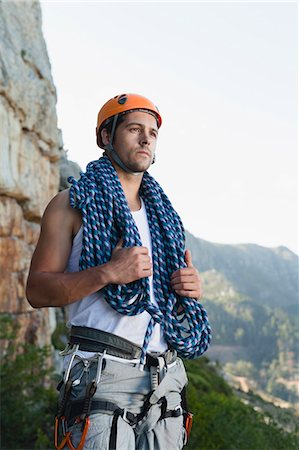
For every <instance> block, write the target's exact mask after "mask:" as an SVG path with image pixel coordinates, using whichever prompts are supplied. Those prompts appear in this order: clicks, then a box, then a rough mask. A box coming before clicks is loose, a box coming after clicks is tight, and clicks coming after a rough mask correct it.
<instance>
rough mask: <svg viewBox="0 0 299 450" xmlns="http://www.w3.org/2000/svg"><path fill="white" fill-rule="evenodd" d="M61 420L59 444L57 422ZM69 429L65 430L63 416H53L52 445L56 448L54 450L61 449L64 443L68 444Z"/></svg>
mask: <svg viewBox="0 0 299 450" xmlns="http://www.w3.org/2000/svg"><path fill="white" fill-rule="evenodd" d="M60 420H61V426H62V430H63V439H62V441H61V442H60V444H58V435H59V422H60ZM70 434H71V432H70V431H67V432H65V417H64V416H62V417H57V416H56V417H55V428H54V446H55V448H56V450H62V449H63V448H64V447H65V445H68V441H69V438H70Z"/></svg>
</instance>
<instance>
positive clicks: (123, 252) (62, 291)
mask: <svg viewBox="0 0 299 450" xmlns="http://www.w3.org/2000/svg"><path fill="white" fill-rule="evenodd" d="M80 223H81V220H80V217H79V213H78V211H76V210H73V209H72V208H71V207H70V205H69V192H68V190H66V191H63V192H61V193H59V194H57V196H56V197H54V199H53V200H52V201H51V202H50V203H49V205H48V207H47V209H46V211H45V213H44V216H43V219H42V226H41V233H40V237H39V241H38V243H37V247H36V249H35V252H34V254H33V257H32V262H31V267H30V272H29V276H28V282H27V289H26V295H27V299H28V301H29V303H30V304H31V306H33V307H34V308H41V307H48V306H65V305H68V304H70V303H74V302H76V301H78V300H81V299H82V298H83V297H86V296H88V295H90V294H92V293H94V292H96V291H98V290H100V289H102V288H103V287H105V286H106V285H107V284H110V283H113V284H126V283H129V282H131V281H134V280H137V279H139V278H143V277H146V276H150V275H151V272H152V265H151V262H150V258H149V256H148V250H147V248H145V247H132V248H126V249H122V248H121V246H120V245H119V246H117V247H116V248H115V249H114V251H113V254H112V258H111V260H110V261H109V262H107V263H106V264H103V265H101V266H97V267H93V268H89V269H87V270H84V271H81V272H74V273H65V270H66V266H67V262H68V259H69V255H70V252H71V249H72V239H73V235H74V234H75V233H76V231H77V230H78V228H79V227H80Z"/></svg>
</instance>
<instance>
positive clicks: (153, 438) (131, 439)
mask: <svg viewBox="0 0 299 450" xmlns="http://www.w3.org/2000/svg"><path fill="white" fill-rule="evenodd" d="M86 363H87V361H86V360H85V366H84V364H83V361H80V362H79V363H77V364H76V365H75V366H74V367H73V368H72V370H71V372H70V377H71V379H72V380H73V381H75V380H77V381H76V382H75V383H73V387H72V392H71V399H72V400H78V399H80V398H84V395H85V391H86V386H87V385H88V383H89V382H90V381H92V380H93V379H95V378H96V375H97V364H96V362H90V363H88V367H86ZM78 381H80V382H78ZM186 383H187V376H186V371H185V368H184V365H183V362H182V361H181V360H180V359H179V358H178V359H177V360H176V362H175V363H173V364H171V365H170V366H169V368H165V370H164V373H163V377H162V376H161V379H160V382H159V384H158V386H155V389H154V391H153V393H152V395H151V397H150V402H151V404H152V406H151V407H150V409H149V410H148V412H147V414H146V415H145V416H144V417H143V419H142V420H141V421H139V422H138V423H137V424H134V425H132V424H130V423H129V422H128V421H127V420H126V417H125V416H124V417H118V419H117V438H116V447H115V450H135V449H136V450H137V449H138V450H181V449H182V448H183V446H184V444H185V443H186V442H185V441H186V431H185V429H184V426H183V415H182V414H180V415H178V416H177V417H166V418H162V419H161V402H160V399H161V398H162V397H165V399H166V405H167V410H176V409H179V408H180V404H181V396H180V393H181V391H182V389H183V387H184V386H185V385H186ZM151 391H152V382H151V374H150V369H148V368H145V369H144V370H143V371H140V370H139V366H138V364H137V365H134V364H128V363H122V362H118V361H113V360H109V359H107V360H105V364H104V365H103V368H102V371H101V376H100V381H99V383H98V385H97V390H96V393H95V395H94V399H95V400H103V401H106V402H112V403H114V404H116V405H117V406H118V407H120V408H125V409H126V410H127V411H128V412H131V413H134V414H138V413H140V412H141V411H142V408H143V405H144V402H145V400H146V398H147V397H148V394H149V393H150V392H151ZM164 405H165V401H164ZM112 421H113V412H111V411H109V410H105V411H104V410H103V411H98V412H95V413H92V414H91V416H90V426H89V429H88V432H87V436H86V440H85V443H84V447H83V449H84V450H108V449H109V439H110V433H111V428H112ZM81 428H82V427H81V424H80V423H78V424H76V423H75V424H74V425H72V426H70V428H69V430H70V431H71V432H72V442H73V445H74V446H75V447H76V446H77V445H78V444H79V442H80V439H81V435H82V429H81Z"/></svg>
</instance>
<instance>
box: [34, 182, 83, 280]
mask: <svg viewBox="0 0 299 450" xmlns="http://www.w3.org/2000/svg"><path fill="white" fill-rule="evenodd" d="M80 226H81V215H80V212H79V211H78V210H75V209H73V208H72V207H71V206H70V202H69V190H68V189H66V190H65V191H62V192H59V193H58V194H57V195H56V196H55V197H54V198H53V199H52V200H51V201H50V203H49V204H48V206H47V208H46V210H45V212H44V215H43V218H42V223H41V232H40V236H39V240H38V243H37V246H36V249H35V251H34V254H33V257H32V262H31V268H30V276H31V275H32V274H34V273H37V272H42V271H44V272H63V271H64V270H65V267H66V265H67V261H68V258H69V255H70V252H71V248H72V242H73V237H74V235H75V234H76V233H77V232H78V230H79V228H80Z"/></svg>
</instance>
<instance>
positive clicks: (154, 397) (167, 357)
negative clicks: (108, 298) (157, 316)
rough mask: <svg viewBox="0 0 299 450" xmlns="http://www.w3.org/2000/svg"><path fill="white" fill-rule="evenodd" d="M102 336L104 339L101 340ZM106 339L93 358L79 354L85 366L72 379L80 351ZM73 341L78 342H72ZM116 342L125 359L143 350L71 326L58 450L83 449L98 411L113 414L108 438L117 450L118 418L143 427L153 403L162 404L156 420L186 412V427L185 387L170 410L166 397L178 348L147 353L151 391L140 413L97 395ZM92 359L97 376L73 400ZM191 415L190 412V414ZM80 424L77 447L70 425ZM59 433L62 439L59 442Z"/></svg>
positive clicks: (57, 430) (57, 427)
mask: <svg viewBox="0 0 299 450" xmlns="http://www.w3.org/2000/svg"><path fill="white" fill-rule="evenodd" d="M88 336H92V337H93V339H90V338H89V337H88ZM95 336H98V338H99V341H98V342H97V341H96V340H95ZM101 338H102V342H101V341H100V339H101ZM107 340H108V341H109V342H110V344H111V345H110V348H109V349H108V348H107V349H106V350H104V351H103V353H96V355H95V356H94V357H92V359H91V360H84V359H83V360H82V359H81V358H80V357H79V359H80V360H81V361H83V365H84V368H83V371H82V372H81V373H80V374H79V376H78V378H76V379H75V380H72V379H71V376H70V375H71V374H70V369H71V367H72V365H73V364H74V362H75V358H76V355H77V352H78V350H81V351H82V350H83V349H86V351H94V349H95V347H96V346H97V345H99V346H102V345H103V341H107ZM74 341H76V342H79V343H76V344H73V343H72V342H74ZM121 341H123V342H121ZM116 342H118V343H120V342H121V348H123V350H119V349H118V350H117V354H118V356H120V355H121V354H122V353H123V355H124V356H125V358H124V359H126V358H127V357H128V355H129V354H130V355H132V354H134V352H135V351H136V348H139V352H140V353H141V348H140V347H138V346H136V345H135V344H134V343H131V342H130V341H128V340H126V339H123V338H120V337H119V336H116V335H113V334H110V333H106V332H101V331H99V330H96V329H93V328H88V327H72V330H71V337H70V345H69V346H68V347H67V353H70V354H71V358H70V359H69V363H68V366H67V369H66V372H65V374H67V379H66V376H65V377H64V379H63V387H62V389H64V391H63V392H62V394H63V395H62V396H61V401H60V405H59V408H58V412H57V416H56V419H55V432H54V443H55V448H56V450H62V449H64V448H65V447H67V448H69V450H82V449H83V446H84V442H85V439H86V436H87V432H88V428H89V424H90V415H91V414H96V413H99V412H102V413H108V414H111V415H113V419H112V425H111V431H110V438H109V450H114V449H115V448H116V442H117V424H118V419H119V417H121V418H122V419H123V420H125V421H126V422H127V423H128V424H129V425H131V426H132V427H134V428H136V427H138V426H140V425H139V424H140V423H142V421H143V419H144V418H145V417H146V416H147V414H148V413H149V411H150V409H151V408H152V407H153V406H154V405H157V406H159V413H158V417H157V418H156V420H162V419H166V418H168V417H179V416H181V415H183V416H184V425H185V427H186V417H185V416H186V413H187V410H186V407H187V404H186V397H185V388H184V389H183V391H182V393H181V404H180V405H179V406H178V407H176V408H175V409H172V410H169V409H168V408H167V399H166V397H165V395H166V390H167V380H166V376H167V371H168V369H169V368H170V367H171V366H172V365H173V364H176V351H173V350H168V351H167V352H165V353H163V354H157V355H153V354H147V355H146V362H145V365H146V367H147V368H148V369H149V371H150V377H151V391H150V392H149V394H148V395H147V396H146V399H145V402H144V404H143V407H142V408H141V411H140V413H138V414H134V413H132V412H130V411H128V410H127V409H125V408H120V407H119V406H118V405H116V404H115V403H113V402H111V401H105V400H104V399H97V398H94V395H95V393H96V390H97V385H98V383H99V382H100V379H101V373H102V370H103V368H104V366H105V360H106V359H108V358H109V356H114V355H113V354H114V345H113V344H115V343H116ZM122 344H123V345H122ZM130 344H131V348H130ZM64 354H65V352H64ZM92 362H97V369H96V376H95V378H94V379H93V380H92V381H91V382H90V383H88V384H87V388H86V393H85V398H83V399H82V398H81V399H75V400H72V399H71V390H72V388H73V387H74V386H77V385H78V384H79V383H80V382H81V378H82V375H83V373H84V372H87V371H88V367H89V366H90V364H91V363H92ZM165 382H166V384H165ZM165 389H166V390H165ZM188 414H189V415H190V413H188ZM79 423H82V427H81V432H82V434H81V439H80V442H79V444H78V446H77V447H75V446H74V444H73V442H72V433H71V431H69V426H71V425H73V424H79ZM187 426H190V422H189V425H188V423H187ZM186 430H187V434H188V436H189V434H190V429H189V431H188V429H187V428H186ZM60 436H61V440H60V442H59V439H60Z"/></svg>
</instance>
